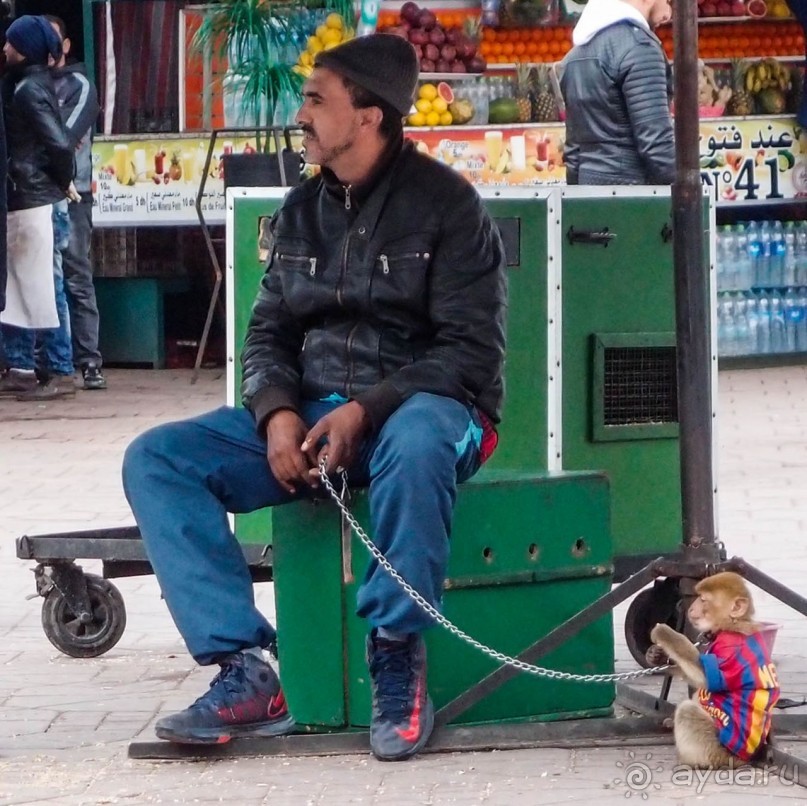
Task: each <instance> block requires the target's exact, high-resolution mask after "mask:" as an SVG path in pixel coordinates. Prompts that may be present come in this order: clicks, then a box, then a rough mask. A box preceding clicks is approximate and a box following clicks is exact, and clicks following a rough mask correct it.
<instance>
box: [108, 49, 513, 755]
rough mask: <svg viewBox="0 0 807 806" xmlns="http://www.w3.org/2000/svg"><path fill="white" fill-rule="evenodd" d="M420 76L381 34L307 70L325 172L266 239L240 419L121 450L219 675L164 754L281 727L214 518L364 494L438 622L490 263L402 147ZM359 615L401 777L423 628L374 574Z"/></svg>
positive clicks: (169, 724) (247, 597) (495, 337)
mask: <svg viewBox="0 0 807 806" xmlns="http://www.w3.org/2000/svg"><path fill="white" fill-rule="evenodd" d="M417 77H418V65H417V58H416V55H415V51H414V49H413V47H412V46H411V45H410V44H409V43H408V42H406V41H405V40H403V39H401V38H399V37H396V36H392V35H388V34H373V35H369V36H365V37H360V38H358V39H354V40H351V41H350V42H347V43H345V44H342V45H340V46H338V47H336V48H333V49H332V50H329V51H325V52H322V53H320V54H318V56H317V59H316V62H315V67H314V70H313V73H312V75H311V76H310V77H309V78H308V80H307V81H306V84H305V86H304V87H303V96H304V101H303V105H302V107H301V108H300V111H299V112H298V115H297V121H298V123H299V125H300V126H301V128H302V130H303V132H304V137H303V144H304V147H305V153H306V160H307V161H308V162H312V163H315V164H319V165H320V166H321V169H322V170H321V174H320V175H319V176H317V177H315V178H312V179H309V180H308V181H306V182H304V183H303V184H301V185H299V186H298V187H296V188H294V189H292V190H291V191H290V192H289V194H288V196H287V197H286V200H285V202H284V203H283V205H282V207H281V208H280V210H279V211H278V213H277V214H276V216H275V217H274V220H273V223H272V239H273V243H272V248H271V253H270V258H269V263H268V267H267V271H266V274H265V275H264V277H263V280H262V282H261V284H260V288H259V290H258V296H257V299H256V301H255V304H254V307H253V310H252V317H251V320H250V324H249V327H248V332H247V336H246V341H245V345H244V348H243V351H242V354H241V363H242V366H243V384H242V388H241V395H242V400H243V403H244V405H245V408H243V409H241V408H222V409H219V410H217V411H214V412H211V413H210V414H206V415H203V416H201V417H198V418H196V419H193V420H189V421H185V422H181V423H174V424H170V425H165V426H161V427H158V428H156V429H154V430H151V431H149V432H147V433H145V434H143V435H141V436H140V437H138V438H137V439H136V440H135V441H134V442H133V443H132V444H131V445H130V446H129V448H128V449H127V452H126V456H125V458H124V465H123V481H124V490H125V492H126V495H127V497H128V500H129V503H130V504H131V506H132V510H133V512H134V515H135V518H136V520H137V523H138V525H139V527H140V533H141V535H142V537H143V542H144V544H145V547H146V551H147V552H148V556H149V559H150V561H151V563H152V566H153V568H154V570H155V573H156V574H157V577H158V580H159V582H160V585H161V588H162V591H163V594H164V596H165V599H166V601H167V603H168V607H169V609H170V611H171V614H172V616H173V618H174V620H175V622H176V624H177V626H178V628H179V630H180V632H181V634H182V636H183V638H184V640H185V642H186V644H187V646H188V649H189V651H190V653H191V654H192V655H193V657H194V659H195V660H196V661H197V662H198V663H201V664H212V663H218V664H220V665H221V667H222V671H221V672H220V674H219V675H218V677H217V678H216V679H215V680H214V682H213V684H212V685H211V688H210V689H209V691H208V692H207V693H206V694H204V695H203V696H202V697H201V698H200V699H199V700H197V701H196V702H195V703H194V704H193V705H192V706H190V707H189V708H187V709H186V710H184V711H182V712H180V713H178V714H174V715H171V716H168V717H164V718H163V719H160V720H159V721H158V722H157V726H156V732H157V735H158V736H160V737H161V738H164V739H169V740H172V741H176V742H210V743H218V742H222V741H226V740H227V739H228V738H229V737H231V736H234V735H245V734H247V735H248V734H252V735H271V734H276V733H283V732H286V731H288V730H290V729H291V728H292V725H293V722H292V718H291V716H290V715H289V713H288V710H287V707H286V705H285V701H284V698H283V694H282V691H281V689H280V685H279V682H278V679H277V677H276V675H275V673H274V671H273V670H272V667H271V666H269V665H268V664H267V663H265V662H264V660H263V658H262V655H261V648H262V647H267V646H270V645H271V644H272V642H273V641H274V638H275V632H274V629H273V628H272V627H271V626H270V625H269V624H268V623H267V621H266V619H265V618H264V617H263V615H261V613H259V612H258V611H257V610H256V608H255V604H254V599H253V593H252V584H251V581H250V575H249V571H248V568H247V565H246V563H245V561H244V557H243V554H242V552H241V549H240V548H239V546H238V543H237V542H236V540H235V537H234V536H233V533H232V531H231V530H230V527H229V525H228V522H227V517H226V513H227V512H228V511H229V512H247V511H252V510H255V509H258V508H260V507H265V506H272V505H276V504H282V503H285V502H287V501H292V500H294V499H297V498H299V497H301V496H306V495H308V494H309V493H310V491H311V489H312V488H314V487H316V486H317V484H318V480H319V473H318V466H319V463H320V462H325V465H326V468H327V470H328V471H329V473H331V474H333V473H338V472H339V470H340V469H342V468H344V469H345V470H347V472H348V474H349V477H350V480H351V483H352V484H354V485H369V487H370V502H371V509H372V521H373V523H372V527H373V530H374V533H375V539H376V542H377V544H378V546H379V548H380V549H381V551H382V552H384V554H385V555H386V556H387V558H388V559H389V561H390V562H391V563H392V565H393V566H394V567H395V568H396V569H397V570H398V571H399V572H400V573H401V575H402V576H403V577H404V578H405V579H406V580H407V581H408V582H409V583H410V584H411V585H412V586H413V587H414V588H415V589H416V590H418V591H419V592H420V594H421V595H422V596H423V597H424V598H425V599H426V600H427V601H428V602H430V603H431V604H432V605H434V606H435V607H439V606H440V601H441V592H442V587H443V582H444V579H445V573H446V563H447V559H448V548H449V544H448V538H449V533H450V530H451V520H452V510H453V502H454V499H455V494H456V487H457V484H458V483H459V482H461V481H464V480H465V479H467V478H468V477H469V476H471V475H472V474H473V473H475V472H476V470H477V469H478V467H479V466H480V464H481V462H482V461H483V460H484V459H485V458H486V456H487V455H488V454H489V452H490V451H491V450H492V447H493V445H494V444H495V429H494V425H495V423H496V422H497V421H498V419H499V414H500V408H501V399H502V361H503V356H504V311H505V304H506V301H505V290H506V289H505V262H504V254H503V247H502V243H501V239H500V237H499V234H498V231H497V230H496V228H495V226H494V225H493V223H492V220H491V219H490V217H489V216H488V215H487V212H486V211H485V209H484V206H483V204H482V201H481V199H480V198H479V196H478V194H477V192H476V191H475V190H474V188H473V187H472V186H471V185H470V184H469V183H468V182H467V181H466V180H465V179H463V178H462V177H461V176H460V175H459V174H457V173H456V172H455V171H453V170H452V169H451V168H448V167H446V166H444V165H441V164H440V163H438V162H437V161H435V160H433V159H431V158H430V157H428V156H424V155H422V154H420V153H418V151H417V150H416V149H415V147H414V145H413V143H411V142H410V141H408V140H407V141H404V138H403V130H402V118H403V116H404V115H406V114H407V113H408V111H409V108H410V106H411V104H412V96H413V93H414V89H415V85H416V82H417ZM357 610H358V613H359V615H360V616H363V617H364V618H365V619H366V620H367V621H368V622H369V625H370V634H369V637H368V656H369V663H370V680H371V685H372V690H373V717H372V726H371V729H370V744H371V748H372V750H373V752H374V753H375V755H376V756H377V757H379V758H381V759H389V760H393V759H402V758H407V757H409V756H411V755H413V754H414V753H416V752H417V751H418V750H420V749H421V748H422V747H423V745H424V744H425V742H426V741H427V739H428V738H429V735H430V733H431V730H432V726H433V708H432V705H431V700H430V699H429V697H428V694H427V691H426V657H425V646H424V642H423V638H422V633H423V630H424V629H425V628H427V627H428V626H430V624H431V618H430V617H429V616H428V615H426V614H425V613H424V612H423V611H422V610H421V609H420V608H419V607H418V606H417V605H416V604H414V603H413V602H412V601H411V600H410V599H409V597H408V596H407V594H406V593H405V592H404V591H403V590H402V589H401V588H400V587H399V586H398V584H397V583H396V582H395V581H394V580H393V579H392V578H391V577H390V576H389V575H388V574H387V573H386V572H385V571H384V570H383V569H382V568H380V567H378V566H377V565H376V564H375V563H372V564H371V565H370V566H369V569H368V572H367V574H366V576H365V579H364V583H363V585H362V586H361V589H360V591H359V594H358V607H357ZM311 641H312V646H316V641H317V637H316V635H315V634H312V636H311ZM312 652H313V653H314V654H312V663H315V662H316V659H315V652H316V650H312Z"/></svg>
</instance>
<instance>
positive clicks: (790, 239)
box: [782, 221, 797, 286]
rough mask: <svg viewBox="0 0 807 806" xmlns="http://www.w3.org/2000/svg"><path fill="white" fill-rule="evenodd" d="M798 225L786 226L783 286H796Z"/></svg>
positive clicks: (789, 224)
mask: <svg viewBox="0 0 807 806" xmlns="http://www.w3.org/2000/svg"><path fill="white" fill-rule="evenodd" d="M796 268H797V264H796V225H795V224H794V223H793V222H792V221H788V222H787V224H785V258H784V269H783V274H782V285H786V286H794V285H796Z"/></svg>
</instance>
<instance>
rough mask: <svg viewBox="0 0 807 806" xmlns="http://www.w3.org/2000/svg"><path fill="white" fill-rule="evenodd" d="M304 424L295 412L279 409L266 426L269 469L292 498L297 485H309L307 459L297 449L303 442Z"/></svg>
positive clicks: (309, 466)
mask: <svg viewBox="0 0 807 806" xmlns="http://www.w3.org/2000/svg"><path fill="white" fill-rule="evenodd" d="M305 432H306V425H305V423H304V422H303V420H302V418H301V417H300V415H299V414H297V412H296V411H291V410H290V409H280V410H278V411H276V412H275V413H274V414H273V415H272V416H271V417H270V418H269V421H268V422H267V424H266V440H267V442H268V448H267V452H266V457H267V459H268V460H269V467H270V468H271V469H272V473H274V476H275V478H276V479H277V480H278V482H279V483H280V486H281V487H282V488H283V489H284V490H285V491H286V492H288V493H291V494H292V495H294V493H296V492H297V489H298V487H299V485H300V484H309V483H310V481H309V476H308V473H309V470H310V469H311V465H310V464H309V461H308V457H306V455H305V454H304V453H303V452H302V450H301V449H300V443H301V442H302V441H303V439H305Z"/></svg>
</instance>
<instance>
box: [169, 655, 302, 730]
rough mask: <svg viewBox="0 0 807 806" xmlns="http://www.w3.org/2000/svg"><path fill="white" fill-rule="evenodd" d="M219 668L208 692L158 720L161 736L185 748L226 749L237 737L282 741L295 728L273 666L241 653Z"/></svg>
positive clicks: (227, 658)
mask: <svg viewBox="0 0 807 806" xmlns="http://www.w3.org/2000/svg"><path fill="white" fill-rule="evenodd" d="M220 666H221V671H220V672H219V673H218V674H217V675H216V676H215V677H214V678H213V681H212V682H211V683H210V690H209V691H208V692H207V693H205V694H203V695H202V696H201V697H199V699H198V700H196V702H195V703H194V704H193V705H191V706H190V707H189V708H186V709H185V710H184V711H180V712H179V713H178V714H172V715H171V716H166V717H163V718H162V719H160V720H158V721H157V724H156V726H155V732H156V734H157V736H159V737H160V738H161V739H167V740H168V741H170V742H179V743H182V744H223V743H224V742H228V741H230V739H232V738H234V737H237V736H280V735H281V734H284V733H288V732H289V731H291V730H293V729H294V720H293V719H292V718H291V715H290V714H289V710H288V708H287V706H286V698H285V697H284V696H283V691H282V690H281V688H280V681H279V680H278V679H277V675H276V674H275V671H274V669H272V667H271V666H270V665H269V664H268V663H265V662H264V661H262V660H260V659H259V658H257V657H255V656H254V655H252V654H250V653H248V652H239V653H238V654H236V655H229V656H228V657H226V658H225V659H224V660H223V661H222V662H221V664H220Z"/></svg>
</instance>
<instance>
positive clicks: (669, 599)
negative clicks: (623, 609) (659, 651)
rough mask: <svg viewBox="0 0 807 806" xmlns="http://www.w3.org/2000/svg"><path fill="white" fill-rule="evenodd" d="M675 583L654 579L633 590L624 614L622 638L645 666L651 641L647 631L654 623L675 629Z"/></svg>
mask: <svg viewBox="0 0 807 806" xmlns="http://www.w3.org/2000/svg"><path fill="white" fill-rule="evenodd" d="M678 599H679V597H678V585H677V583H676V581H675V580H673V579H665V580H664V581H663V582H657V583H656V584H655V585H654V586H653V587H652V588H648V589H647V590H643V591H642V592H641V593H639V594H637V595H636V597H635V598H634V599H633V601H632V602H631V603H630V607H628V612H627V614H626V615H625V641H626V642H627V645H628V650H629V651H630V654H631V655H632V656H633V659H634V660H635V661H636V662H637V663H638V664H639V665H640V666H642V667H644V668H645V669H647V668H649V666H650V664H648V662H647V659H646V658H645V653H646V652H647V650H648V649H650V646H651V644H652V643H653V642H652V641H651V640H650V632H651V630H652V629H653V627H655V626H656V624H668V625H669V626H670V627H672V628H673V629H676V626H677V622H678Z"/></svg>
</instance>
